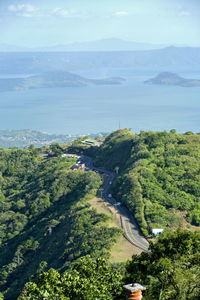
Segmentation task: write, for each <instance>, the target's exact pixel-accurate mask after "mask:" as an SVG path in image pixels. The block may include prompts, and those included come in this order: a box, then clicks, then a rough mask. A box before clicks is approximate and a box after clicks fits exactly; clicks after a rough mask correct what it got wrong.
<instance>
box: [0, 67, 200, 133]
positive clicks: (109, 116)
mask: <svg viewBox="0 0 200 300" xmlns="http://www.w3.org/2000/svg"><path fill="white" fill-rule="evenodd" d="M82 75H83V74H82ZM85 75H86V74H85ZM87 75H92V74H87ZM93 75H94V74H93ZM106 75H107V74H106ZM117 75H120V74H117ZM155 75H157V73H155V72H154V73H151V72H148V73H146V74H144V73H139V72H137V73H135V74H132V75H131V76H130V75H129V76H128V77H126V82H125V83H123V84H122V85H110V86H88V87H82V88H53V89H35V90H27V91H20V92H19V91H17V92H6V93H0V129H25V128H29V129H36V130H40V131H45V132H48V133H67V134H88V133H97V132H100V131H104V132H110V131H112V130H115V129H118V128H119V122H120V126H121V127H122V128H124V127H127V128H132V130H133V131H134V132H139V131H140V130H170V129H173V128H175V129H176V130H177V131H178V132H185V131H193V132H200V87H196V88H186V87H177V86H158V85H146V84H144V83H143V81H144V80H146V79H149V78H150V77H152V76H155ZM181 75H185V77H188V78H198V77H200V75H199V76H197V74H195V75H192V74H181ZM121 76H122V77H125V76H124V75H123V74H122V75H121Z"/></svg>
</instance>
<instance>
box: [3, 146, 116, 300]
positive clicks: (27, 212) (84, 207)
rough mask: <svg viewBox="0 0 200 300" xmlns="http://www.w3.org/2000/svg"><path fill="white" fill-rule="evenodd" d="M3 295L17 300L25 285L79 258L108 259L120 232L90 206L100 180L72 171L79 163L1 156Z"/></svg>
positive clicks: (30, 153)
mask: <svg viewBox="0 0 200 300" xmlns="http://www.w3.org/2000/svg"><path fill="white" fill-rule="evenodd" d="M0 156H1V160H0V167H1V174H0V175H1V176H0V186H1V199H0V205H1V212H0V230H1V231H0V233H1V235H0V243H1V246H0V289H1V291H2V292H3V293H4V294H5V299H8V300H12V299H16V297H17V295H18V294H19V292H20V291H21V289H22V287H23V286H24V284H25V282H27V281H28V280H30V279H31V278H34V276H35V274H39V273H40V272H43V271H44V270H47V269H49V268H51V267H53V268H55V269H57V270H59V271H60V272H61V273H62V272H64V271H65V270H67V269H69V268H70V267H72V266H73V263H75V261H76V260H77V259H79V258H80V257H83V256H85V255H91V257H98V256H102V257H106V256H108V253H109V249H110V247H111V245H112V243H113V242H114V241H115V239H116V237H117V236H118V234H119V233H120V231H119V230H118V229H117V228H108V227H107V226H106V221H107V217H106V216H105V215H103V214H97V213H96V211H95V210H93V209H91V208H90V206H89V204H87V199H88V198H90V197H93V196H94V195H95V194H96V190H97V189H98V188H99V186H100V185H101V178H100V176H99V175H98V174H96V173H94V172H84V171H72V170H71V166H72V165H73V164H74V162H75V159H74V158H63V157H54V158H48V159H44V158H43V157H42V156H41V155H40V153H39V151H38V150H37V149H33V150H31V149H28V150H16V149H15V150H1V151H0Z"/></svg>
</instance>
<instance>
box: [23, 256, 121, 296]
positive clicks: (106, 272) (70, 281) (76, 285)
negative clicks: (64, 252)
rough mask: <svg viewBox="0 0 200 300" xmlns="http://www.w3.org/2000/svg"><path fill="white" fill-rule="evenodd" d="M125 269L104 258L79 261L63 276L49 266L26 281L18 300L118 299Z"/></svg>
mask: <svg viewBox="0 0 200 300" xmlns="http://www.w3.org/2000/svg"><path fill="white" fill-rule="evenodd" d="M122 278H123V271H122V270H121V269H114V268H113V267H112V266H111V265H109V264H108V262H107V261H106V260H105V259H102V258H97V259H96V260H92V259H91V258H90V257H84V258H81V259H80V260H78V261H77V262H76V263H75V265H74V266H73V268H72V270H71V271H70V272H66V273H65V274H63V275H60V274H59V273H58V272H57V271H55V270H54V269H50V270H49V271H48V272H45V273H43V274H41V275H39V276H38V277H37V279H36V281H35V282H30V283H27V284H26V286H25V288H24V290H23V292H22V293H21V296H20V297H19V298H18V300H32V299H34V300H42V299H55V300H56V299H60V300H68V299H69V300H70V299H74V300H75V299H79V300H92V299H99V300H100V299H102V300H105V299H106V300H111V299H119V298H118V296H119V295H120V294H121V293H122Z"/></svg>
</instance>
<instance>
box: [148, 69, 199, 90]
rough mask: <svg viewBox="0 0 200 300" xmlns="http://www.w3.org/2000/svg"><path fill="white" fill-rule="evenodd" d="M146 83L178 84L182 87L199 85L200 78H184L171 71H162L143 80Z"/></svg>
mask: <svg viewBox="0 0 200 300" xmlns="http://www.w3.org/2000/svg"><path fill="white" fill-rule="evenodd" d="M144 83H147V84H159V85H178V86H183V87H196V86H199V87H200V79H186V78H183V77H181V76H179V75H178V74H175V73H171V72H162V73H160V74H158V75H157V76H156V77H154V78H151V79H148V80H146V81H144Z"/></svg>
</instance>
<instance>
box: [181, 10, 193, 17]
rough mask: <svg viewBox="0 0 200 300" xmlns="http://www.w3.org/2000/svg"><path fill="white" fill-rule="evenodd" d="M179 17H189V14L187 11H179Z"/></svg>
mask: <svg viewBox="0 0 200 300" xmlns="http://www.w3.org/2000/svg"><path fill="white" fill-rule="evenodd" d="M179 16H181V17H189V16H191V13H190V12H189V11H185V10H182V11H180V13H179Z"/></svg>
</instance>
